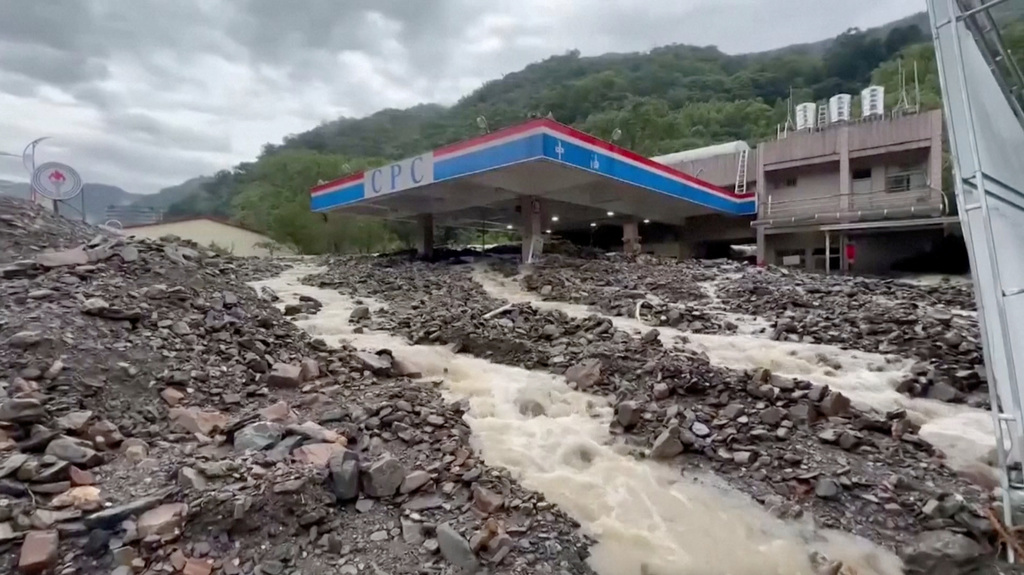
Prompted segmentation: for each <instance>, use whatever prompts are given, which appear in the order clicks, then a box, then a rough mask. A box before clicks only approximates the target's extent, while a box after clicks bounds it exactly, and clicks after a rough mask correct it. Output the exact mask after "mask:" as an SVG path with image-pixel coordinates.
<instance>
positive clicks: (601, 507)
mask: <svg viewBox="0 0 1024 575" xmlns="http://www.w3.org/2000/svg"><path fill="white" fill-rule="evenodd" d="M315 271H316V270H315V269H314V268H310V267H300V268H296V269H293V270H291V271H288V272H286V273H284V274H282V275H281V276H279V277H277V278H274V279H272V280H268V281H263V282H256V283H254V284H253V286H254V287H256V288H257V289H259V287H260V286H264V285H265V286H269V287H270V288H271V289H273V290H274V291H275V292H277V294H278V295H280V296H281V298H282V299H283V301H282V305H283V304H284V303H290V302H294V301H296V300H297V299H298V297H299V296H300V295H308V296H312V297H315V298H316V299H318V300H319V301H321V302H322V303H323V304H324V307H323V309H322V310H321V311H320V312H319V313H318V314H317V315H315V316H313V317H311V318H309V319H301V320H298V321H297V322H296V323H297V324H298V325H299V326H300V327H302V328H303V329H305V330H306V331H308V332H309V333H311V334H312V335H315V336H318V337H321V338H323V339H324V340H325V341H327V342H328V343H329V344H331V345H337V344H338V343H339V342H342V341H346V342H348V343H350V344H351V345H353V346H355V347H357V348H360V349H365V350H370V351H376V350H378V349H381V348H387V349H390V350H391V351H392V352H393V353H394V356H395V358H396V360H397V361H400V362H403V363H404V364H405V365H406V366H407V367H408V368H410V369H411V370H414V371H418V372H420V373H422V374H423V376H424V378H426V379H433V378H438V377H440V378H443V380H444V383H445V388H446V392H447V393H448V394H449V395H450V397H451V398H452V399H455V398H461V397H465V398H468V399H469V403H470V410H469V414H468V415H467V422H468V424H469V425H470V427H471V429H472V432H473V441H474V444H475V446H476V447H477V448H478V449H480V451H481V453H482V455H483V458H484V460H485V461H486V463H487V464H489V465H493V466H499V467H504V468H507V469H509V470H510V471H512V472H513V473H514V474H515V475H516V477H517V478H518V479H519V481H520V482H521V483H522V484H523V485H524V486H525V487H527V488H528V489H532V490H535V491H538V492H540V493H543V494H544V495H545V496H546V497H547V499H548V500H549V501H551V502H553V503H555V504H557V505H558V506H559V507H561V508H562V509H564V510H565V511H566V512H568V513H569V514H571V515H572V516H574V517H575V518H576V519H577V520H578V521H580V523H581V524H582V525H583V528H584V529H585V530H586V531H587V532H588V533H589V534H591V535H593V536H594V537H595V538H596V539H597V541H598V545H597V546H596V547H595V548H594V549H593V550H592V554H593V555H592V558H591V564H592V565H593V567H594V569H595V570H596V571H597V572H598V573H599V574H600V575H640V574H641V565H645V566H646V570H645V571H644V573H646V574H648V575H813V570H812V568H811V565H810V562H809V560H808V552H809V550H812V549H813V550H818V551H821V552H822V553H824V554H825V555H826V556H828V557H829V558H831V559H834V560H841V561H843V562H844V563H845V564H846V565H847V566H848V567H850V568H852V570H851V571H850V572H852V573H857V574H858V575H896V574H898V573H900V572H901V570H900V564H899V560H898V559H897V558H896V557H895V556H893V555H892V554H890V553H888V552H887V551H884V550H882V549H880V548H877V547H875V546H873V545H872V544H870V543H868V542H866V541H864V540H861V539H857V538H854V537H852V536H849V535H845V534H841V533H829V532H821V531H817V532H815V531H812V530H811V529H810V527H809V526H807V525H802V524H801V525H797V524H787V523H783V522H781V521H779V520H777V519H775V518H774V517H772V516H770V515H769V514H768V513H766V512H765V511H764V510H763V509H762V508H761V507H760V506H759V505H757V504H756V503H755V502H752V501H750V500H749V499H747V498H746V497H745V496H743V495H741V494H738V493H736V492H733V491H730V490H729V489H727V488H726V487H724V485H723V484H722V483H721V482H718V481H716V480H715V478H714V477H696V476H693V475H691V474H688V475H687V476H686V477H685V478H683V477H682V476H680V474H679V471H678V470H675V469H672V468H670V467H668V466H666V465H662V464H658V463H653V462H650V461H642V460H638V459H635V458H634V457H632V456H630V455H627V454H626V453H625V450H624V449H623V448H621V447H618V446H616V445H615V444H614V443H613V440H612V437H611V436H610V434H609V432H608V426H609V422H610V421H611V417H612V409H611V406H609V405H608V404H607V402H606V401H605V400H604V399H602V398H598V397H595V396H592V395H589V394H585V393H580V392H577V391H573V390H572V389H570V388H569V387H568V386H567V385H566V383H565V381H564V379H562V378H560V377H556V376H553V375H551V374H547V373H541V372H534V371H528V370H525V369H521V368H515V367H509V366H504V365H497V364H493V363H489V362H487V361H485V360H482V359H478V358H474V357H470V356H466V355H457V354H454V353H452V352H451V351H449V350H448V349H447V348H444V347H436V346H414V345H409V344H408V343H406V342H405V341H403V340H401V339H400V338H397V337H393V336H390V335H388V334H382V333H359V334H356V333H354V330H353V326H351V325H350V324H349V314H350V313H351V311H352V309H353V308H354V307H355V306H356V304H355V302H354V301H353V299H352V298H350V297H347V296H345V295H343V294H339V293H337V292H334V291H330V290H324V289H319V288H315V287H311V286H306V285H303V284H302V283H301V281H300V278H302V277H303V276H304V275H306V274H309V273H312V272H315ZM361 301H362V302H363V303H364V304H366V305H369V306H370V307H371V309H379V308H381V307H382V304H381V303H380V302H374V301H371V300H367V299H365V298H363V299H362V300H361ZM524 401H536V402H539V403H540V404H541V405H542V406H543V407H544V409H545V415H542V416H539V417H531V416H530V415H524V414H523V413H521V412H520V409H519V405H520V404H521V403H522V402H524Z"/></svg>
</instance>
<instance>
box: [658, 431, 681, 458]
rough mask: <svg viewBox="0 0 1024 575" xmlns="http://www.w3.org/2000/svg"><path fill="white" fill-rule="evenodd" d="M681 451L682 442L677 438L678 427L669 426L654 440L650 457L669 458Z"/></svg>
mask: <svg viewBox="0 0 1024 575" xmlns="http://www.w3.org/2000/svg"><path fill="white" fill-rule="evenodd" d="M682 452H683V442H681V441H680V440H679V428H677V427H669V428H668V429H666V430H664V431H662V432H661V434H660V435H658V437H657V439H655V440H654V447H653V448H651V458H653V459H671V458H673V457H675V456H677V455H679V454H680V453H682Z"/></svg>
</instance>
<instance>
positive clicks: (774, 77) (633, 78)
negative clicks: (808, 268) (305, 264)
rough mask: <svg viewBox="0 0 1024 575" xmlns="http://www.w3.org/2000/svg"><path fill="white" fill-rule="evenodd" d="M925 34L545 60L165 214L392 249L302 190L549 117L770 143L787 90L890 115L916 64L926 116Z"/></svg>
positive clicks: (353, 126) (249, 174)
mask: <svg viewBox="0 0 1024 575" xmlns="http://www.w3.org/2000/svg"><path fill="white" fill-rule="evenodd" d="M922 22H924V20H922V18H921V16H920V15H919V16H915V17H911V18H909V19H905V20H902V21H900V22H896V23H893V24H890V25H887V26H883V27H881V28H877V29H873V30H867V31H860V30H849V31H848V32H846V33H844V34H842V35H840V36H839V37H836V38H833V39H830V40H828V41H826V42H822V43H819V44H816V45H803V46H793V47H790V48H786V49H782V50H775V51H772V52H767V53H760V54H746V55H728V54H724V53H722V52H721V51H719V50H718V49H717V48H714V47H696V46H685V45H671V46H665V47H661V48H656V49H654V50H651V51H649V52H644V53H631V54H607V55H603V56H596V57H583V56H581V55H580V53H579V52H577V51H573V52H569V53H567V54H563V55H560V56H552V57H550V58H548V59H546V60H544V61H542V62H538V63H535V64H531V65H529V66H527V67H526V68H524V69H523V70H521V71H519V72H516V73H512V74H507V75H505V76H504V77H502V78H500V79H496V80H493V81H491V82H488V83H486V84H485V85H483V86H481V87H480V88H479V89H477V90H475V91H474V92H472V93H471V94H468V95H467V96H465V97H464V98H462V99H461V100H460V101H459V102H457V103H456V104H455V105H453V106H451V107H442V106H437V105H420V106H416V107H413V108H409V109H406V110H383V111H380V112H378V113H376V114H373V115H371V116H369V117H366V118H359V119H354V118H341V119H338V120H335V121H332V122H327V123H324V124H322V125H320V126H317V127H315V128H313V129H312V130H309V131H308V132H304V133H302V134H298V135H295V136H290V137H288V138H286V139H285V140H284V142H282V143H281V144H276V145H267V146H265V147H264V151H263V153H262V154H261V155H260V157H259V158H258V159H257V160H256V161H254V162H247V163H244V164H241V165H239V166H236V167H235V168H234V169H233V170H231V171H224V172H221V173H219V174H217V175H216V176H215V177H214V178H213V180H211V181H209V182H207V183H205V184H203V185H202V189H201V190H200V191H199V192H198V193H195V194H192V195H190V196H188V197H187V198H184V199H183V200H181V201H179V202H176V203H175V204H173V205H172V206H171V208H170V211H171V212H172V213H174V214H191V213H213V214H216V215H220V216H226V217H232V218H236V219H238V220H240V221H242V222H244V223H245V224H247V225H249V226H253V227H256V228H258V229H262V230H266V231H267V232H268V233H269V234H270V235H271V236H272V237H274V238H275V239H276V240H277V241H280V242H282V243H286V244H291V245H294V246H296V247H298V248H299V249H301V250H303V251H306V252H313V253H317V252H324V251H332V250H349V249H362V250H371V249H378V248H380V247H382V246H388V245H395V244H400V243H402V242H401V237H402V236H405V235H406V234H404V233H402V232H403V230H402V229H398V228H394V227H392V226H388V225H385V224H380V223H377V222H357V221H354V220H351V219H346V218H341V217H339V216H332V217H331V219H330V221H328V222H324V220H323V218H322V217H321V216H318V215H314V214H311V213H310V212H309V207H308V202H309V198H308V189H309V187H311V186H313V185H315V184H316V183H317V182H318V181H320V180H330V179H333V178H336V177H338V176H340V175H343V174H345V173H349V172H354V171H357V170H362V169H365V168H367V167H370V166H374V165H380V164H382V163H385V162H387V161H389V160H395V159H399V158H402V157H407V156H410V155H414V154H417V153H420V152H422V151H424V150H429V149H431V148H434V147H437V146H440V145H444V144H447V143H450V142H454V141H458V140H461V139H465V138H469V137H472V136H475V135H478V134H479V133H480V128H479V127H478V126H477V118H478V117H479V116H484V117H485V118H486V119H487V123H488V125H489V127H490V128H491V129H492V130H493V129H497V128H501V127H504V126H508V125H512V124H516V123H519V122H522V121H524V120H526V119H528V118H530V117H536V116H543V115H547V114H548V113H550V114H552V115H553V116H554V118H555V119H556V120H558V121H560V122H563V123H566V124H571V125H573V126H575V127H577V128H579V129H581V130H584V131H586V132H589V133H592V134H594V135H597V136H600V137H605V138H608V137H610V135H611V133H612V132H613V131H614V130H615V129H619V130H621V132H622V137H621V139H620V140H619V142H618V143H620V144H622V145H624V146H625V147H627V148H631V149H633V150H635V151H637V152H639V153H641V154H644V155H655V154H662V153H669V152H675V151H679V150H685V149H690V148H695V147H700V146H705V145H711V144H715V143H720V142H725V141H730V140H737V139H740V140H747V141H750V142H756V141H758V140H762V139H765V138H768V137H771V136H773V135H774V134H775V129H776V126H777V125H778V124H779V123H780V122H784V121H785V119H786V110H787V99H788V97H789V94H790V91H791V90H792V91H793V93H794V99H795V101H797V102H800V101H805V100H809V99H814V100H820V99H824V98H827V97H829V96H832V95H833V94H836V93H841V92H846V93H850V94H854V95H857V94H859V93H860V90H861V89H862V88H864V87H866V86H868V85H869V84H872V83H880V84H883V85H885V86H886V87H887V98H889V100H890V101H889V102H888V104H889V105H890V106H891V105H893V104H895V101H896V99H897V98H898V96H899V94H898V87H899V74H898V72H897V70H898V68H899V66H898V62H899V61H900V60H904V62H905V64H906V68H907V69H908V70H912V67H911V65H910V62H912V61H914V62H917V66H918V75H919V78H920V80H921V101H922V104H923V105H924V106H925V107H936V106H939V105H940V103H941V102H940V94H939V88H938V75H937V71H936V69H935V58H934V54H933V51H932V47H931V44H930V40H929V38H928V36H927V34H926V33H925V31H924V30H922V28H921V24H922ZM1007 40H1008V42H1009V44H1010V47H1011V49H1014V51H1015V52H1017V51H1018V50H1019V51H1024V25H1022V24H1021V23H1020V22H1019V21H1018V22H1014V23H1013V24H1012V25H1011V26H1009V28H1008V29H1007ZM910 78H911V81H912V76H911V77H910ZM856 107H857V104H856V103H855V108H856Z"/></svg>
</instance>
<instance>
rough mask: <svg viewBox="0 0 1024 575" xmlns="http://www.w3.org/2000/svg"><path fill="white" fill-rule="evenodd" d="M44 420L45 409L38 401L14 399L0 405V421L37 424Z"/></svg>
mask: <svg viewBox="0 0 1024 575" xmlns="http://www.w3.org/2000/svg"><path fill="white" fill-rule="evenodd" d="M45 418H46V409H45V408H44V407H43V404H42V403H41V402H40V401H39V400H38V399H31V398H14V399H8V400H7V401H5V402H3V403H0V421H7V422H10V423H39V422H41V421H43V419H45Z"/></svg>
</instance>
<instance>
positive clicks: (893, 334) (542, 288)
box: [522, 254, 988, 407]
mask: <svg viewBox="0 0 1024 575" xmlns="http://www.w3.org/2000/svg"><path fill="white" fill-rule="evenodd" d="M522 285H523V287H525V288H526V289H528V290H531V291H534V292H536V293H537V294H538V295H539V296H540V297H541V298H543V299H545V300H552V301H566V302H572V303H579V304H584V305H588V306H592V307H593V309H595V310H596V311H600V312H601V313H604V314H608V315H616V316H625V317H634V316H635V315H636V312H637V310H638V309H639V310H640V311H641V313H642V318H643V319H645V320H646V321H648V322H649V323H651V324H652V325H655V326H658V325H667V326H670V327H674V328H678V329H682V330H684V331H689V332H693V333H712V334H729V333H735V332H736V330H737V329H738V326H737V323H736V321H737V318H736V317H735V316H733V317H730V316H729V315H728V314H741V315H742V316H746V317H747V318H749V319H754V320H755V322H763V323H765V324H766V325H765V326H764V327H763V328H760V329H761V330H763V332H764V334H765V335H767V336H769V337H771V338H772V339H775V340H781V341H793V342H805V343H820V344H828V345H834V346H838V347H841V348H844V349H853V350H859V351H866V352H872V353H879V354H895V355H899V356H901V357H905V358H909V359H913V360H915V365H914V368H913V370H912V371H913V376H912V377H910V378H908V379H907V381H905V382H904V383H903V386H902V387H901V388H900V391H901V392H904V393H906V394H908V395H911V396H914V397H928V398H931V399H938V400H941V401H947V402H966V403H969V404H971V405H974V406H977V407H987V405H988V391H987V388H986V386H985V374H984V369H983V357H982V351H981V337H980V332H979V331H978V322H977V317H976V315H975V313H974V310H975V300H974V293H973V290H972V289H971V286H970V284H969V283H964V282H949V281H947V282H939V283H934V284H925V285H914V284H911V283H908V282H906V281H902V280H897V279H879V278H868V277H859V276H842V275H828V276H826V275H823V274H814V273H806V272H802V271H794V270H790V269H787V268H780V267H767V268H761V267H756V266H752V265H747V264H742V263H736V262H729V261H724V260H717V261H702V260H684V261H676V260H671V259H667V258H656V257H651V256H641V257H637V258H626V257H622V256H618V255H614V254H612V255H606V256H602V257H599V258H594V259H590V260H578V259H572V258H566V257H559V256H551V257H546V258H545V259H544V260H543V261H541V262H540V263H538V264H537V265H535V266H533V268H532V270H531V271H530V272H529V273H528V274H526V275H525V276H523V278H522ZM638 305H639V306H640V307H639V308H638ZM722 312H726V313H724V314H723V313H722Z"/></svg>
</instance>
